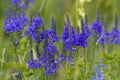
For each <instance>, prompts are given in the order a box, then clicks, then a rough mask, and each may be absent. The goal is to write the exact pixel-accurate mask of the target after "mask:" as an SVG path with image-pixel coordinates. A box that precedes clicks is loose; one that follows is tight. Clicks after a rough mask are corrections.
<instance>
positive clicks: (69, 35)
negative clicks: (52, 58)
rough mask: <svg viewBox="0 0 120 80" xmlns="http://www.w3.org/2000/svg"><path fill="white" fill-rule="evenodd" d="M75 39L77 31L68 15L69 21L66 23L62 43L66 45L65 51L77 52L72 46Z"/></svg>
mask: <svg viewBox="0 0 120 80" xmlns="http://www.w3.org/2000/svg"><path fill="white" fill-rule="evenodd" d="M74 37H75V30H74V27H73V26H72V25H71V22H70V19H69V16H68V15H67V20H66V23H65V28H64V32H63V34H62V41H63V43H64V49H63V50H68V51H73V52H76V50H77V49H76V48H75V47H74V45H73V44H72V43H73V42H72V39H73V38H74Z"/></svg>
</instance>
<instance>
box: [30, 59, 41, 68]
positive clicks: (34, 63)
mask: <svg viewBox="0 0 120 80" xmlns="http://www.w3.org/2000/svg"><path fill="white" fill-rule="evenodd" d="M41 67H42V65H41V64H40V61H39V60H30V61H29V62H28V68H35V69H37V68H41Z"/></svg>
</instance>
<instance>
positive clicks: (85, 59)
mask: <svg viewBox="0 0 120 80" xmlns="http://www.w3.org/2000/svg"><path fill="white" fill-rule="evenodd" d="M84 61H85V75H86V76H85V78H86V80H87V53H86V49H85V48H84Z"/></svg>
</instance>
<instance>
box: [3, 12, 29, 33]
mask: <svg viewBox="0 0 120 80" xmlns="http://www.w3.org/2000/svg"><path fill="white" fill-rule="evenodd" d="M12 14H14V15H12ZM4 25H5V31H6V33H7V34H8V33H13V32H14V33H15V32H22V31H23V30H24V26H26V25H27V17H26V15H25V13H18V12H17V11H16V10H14V13H13V12H11V11H8V14H7V15H6V20H5V23H4Z"/></svg>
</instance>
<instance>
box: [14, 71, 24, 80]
mask: <svg viewBox="0 0 120 80" xmlns="http://www.w3.org/2000/svg"><path fill="white" fill-rule="evenodd" d="M15 77H16V78H17V79H18V80H22V73H21V71H19V72H18V73H17V74H16V75H15Z"/></svg>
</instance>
